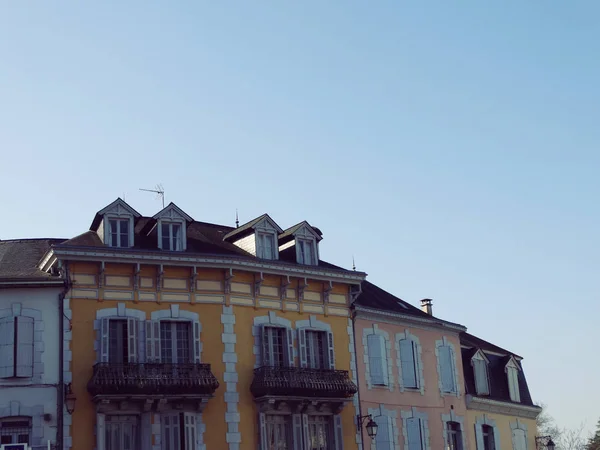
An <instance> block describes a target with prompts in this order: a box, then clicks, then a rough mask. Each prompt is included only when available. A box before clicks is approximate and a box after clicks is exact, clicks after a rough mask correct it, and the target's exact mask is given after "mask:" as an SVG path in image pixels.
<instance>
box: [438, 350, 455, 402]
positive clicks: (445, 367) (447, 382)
mask: <svg viewBox="0 0 600 450" xmlns="http://www.w3.org/2000/svg"><path fill="white" fill-rule="evenodd" d="M438 353H439V355H440V366H441V372H442V390H443V391H444V392H454V390H455V389H454V376H453V374H452V356H451V352H450V347H449V346H447V345H444V346H442V347H439V348H438Z"/></svg>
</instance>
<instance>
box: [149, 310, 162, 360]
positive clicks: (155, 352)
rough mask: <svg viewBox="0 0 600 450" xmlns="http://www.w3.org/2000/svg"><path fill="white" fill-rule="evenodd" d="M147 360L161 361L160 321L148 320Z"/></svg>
mask: <svg viewBox="0 0 600 450" xmlns="http://www.w3.org/2000/svg"><path fill="white" fill-rule="evenodd" d="M146 362H147V363H157V362H160V322H159V321H158V320H147V321H146Z"/></svg>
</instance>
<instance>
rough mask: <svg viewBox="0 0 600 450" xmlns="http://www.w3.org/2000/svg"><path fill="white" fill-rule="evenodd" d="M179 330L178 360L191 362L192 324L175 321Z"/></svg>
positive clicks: (179, 361)
mask: <svg viewBox="0 0 600 450" xmlns="http://www.w3.org/2000/svg"><path fill="white" fill-rule="evenodd" d="M175 325H176V330H177V362H178V363H189V362H190V361H191V358H190V324H189V323H188V322H175Z"/></svg>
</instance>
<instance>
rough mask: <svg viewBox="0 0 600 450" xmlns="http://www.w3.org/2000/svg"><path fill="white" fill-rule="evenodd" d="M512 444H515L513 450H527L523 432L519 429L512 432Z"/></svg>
mask: <svg viewBox="0 0 600 450" xmlns="http://www.w3.org/2000/svg"><path fill="white" fill-rule="evenodd" d="M513 442H514V443H515V449H514V450H527V440H526V439H525V431H523V430H521V429H520V428H517V429H516V430H513Z"/></svg>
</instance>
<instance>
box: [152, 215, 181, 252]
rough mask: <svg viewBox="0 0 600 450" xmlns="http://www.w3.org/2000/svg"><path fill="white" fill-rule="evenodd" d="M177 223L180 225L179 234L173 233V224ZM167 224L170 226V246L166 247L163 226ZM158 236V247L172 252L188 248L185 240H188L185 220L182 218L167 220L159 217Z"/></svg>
mask: <svg viewBox="0 0 600 450" xmlns="http://www.w3.org/2000/svg"><path fill="white" fill-rule="evenodd" d="M174 225H177V226H178V227H179V230H178V236H175V235H174V234H173V226H174ZM165 226H167V227H168V228H169V234H168V236H166V237H168V239H169V247H168V248H165V246H164V239H165V235H164V234H163V227H165ZM157 235H158V236H157V237H158V248H160V249H161V250H166V251H171V252H181V251H183V250H185V249H186V245H185V241H186V231H185V222H184V221H182V220H165V219H159V220H158V223H157Z"/></svg>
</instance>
